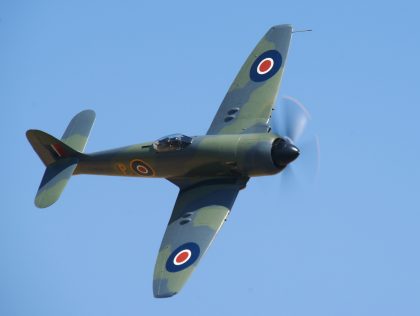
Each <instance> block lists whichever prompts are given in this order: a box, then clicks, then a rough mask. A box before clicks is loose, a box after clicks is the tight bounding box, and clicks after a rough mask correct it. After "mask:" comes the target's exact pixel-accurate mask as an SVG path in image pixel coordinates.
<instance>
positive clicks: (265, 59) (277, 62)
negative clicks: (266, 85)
mask: <svg viewBox="0 0 420 316" xmlns="http://www.w3.org/2000/svg"><path fill="white" fill-rule="evenodd" d="M282 62H283V60H282V57H281V55H280V53H279V52H278V51H276V50H268V51H266V52H264V53H262V54H261V55H260V56H258V57H257V59H255V61H254V63H253V64H252V66H251V70H250V71H249V76H250V78H251V80H252V81H255V82H261V81H265V80H267V79H270V78H271V77H272V76H274V75H275V74H276V73H277V71H279V69H280V67H281V64H282Z"/></svg>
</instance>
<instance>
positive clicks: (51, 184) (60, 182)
mask: <svg viewBox="0 0 420 316" xmlns="http://www.w3.org/2000/svg"><path fill="white" fill-rule="evenodd" d="M77 162H78V159H77V158H66V159H60V160H58V161H57V162H55V163H53V164H52V165H49V166H48V167H47V169H46V170H45V173H44V177H43V178H42V181H41V184H40V185H39V189H38V192H37V194H36V197H35V205H36V206H37V207H39V208H45V207H48V206H50V205H51V204H53V203H55V202H56V201H57V200H58V198H59V197H60V195H61V193H62V192H63V190H64V188H65V186H66V184H67V182H68V181H69V179H70V177H71V176H72V174H73V172H74V169H76V167H77Z"/></svg>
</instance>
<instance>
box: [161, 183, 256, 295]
mask: <svg viewBox="0 0 420 316" xmlns="http://www.w3.org/2000/svg"><path fill="white" fill-rule="evenodd" d="M247 181H248V179H211V180H206V181H202V182H200V183H197V184H192V185H189V186H187V187H184V185H183V184H179V183H178V185H179V186H180V189H181V190H180V192H179V194H178V197H177V200H176V203H175V207H174V210H173V212H172V215H171V218H170V220H169V223H168V227H167V228H166V232H165V235H164V237H163V240H162V244H161V246H160V250H159V254H158V258H157V261H156V265H155V272H154V277H153V293H154V295H155V297H160V298H161V297H170V296H173V295H175V294H176V293H178V292H179V291H180V290H181V288H182V287H183V285H184V284H185V282H186V281H187V279H188V278H189V276H190V275H191V273H192V271H193V270H194V268H195V267H196V266H197V264H198V262H199V261H200V259H201V258H202V257H203V255H204V254H205V252H206V251H207V249H208V247H209V246H210V244H211V243H212V241H213V239H214V238H215V236H216V234H217V233H218V231H219V230H220V228H221V227H222V225H223V223H224V222H225V220H226V218H227V216H228V215H229V212H230V210H231V208H232V205H233V203H234V202H235V199H236V196H237V195H238V192H239V190H240V189H242V188H243V187H245V185H246V182H247ZM173 182H175V181H173ZM175 183H176V182H175Z"/></svg>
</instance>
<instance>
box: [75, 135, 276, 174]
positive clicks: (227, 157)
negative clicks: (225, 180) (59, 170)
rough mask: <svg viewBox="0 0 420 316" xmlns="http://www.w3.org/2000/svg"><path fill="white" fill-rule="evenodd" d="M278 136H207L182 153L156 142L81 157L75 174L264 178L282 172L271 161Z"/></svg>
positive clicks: (193, 139)
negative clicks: (158, 146) (160, 147)
mask: <svg viewBox="0 0 420 316" xmlns="http://www.w3.org/2000/svg"><path fill="white" fill-rule="evenodd" d="M276 139H278V136H277V135H275V134H261V133H258V134H239V135H206V136H196V137H193V138H192V143H191V144H190V145H189V146H187V147H185V148H183V149H181V150H173V151H166V152H159V151H157V150H156V149H155V148H154V147H153V142H145V143H141V144H136V145H132V146H127V147H122V148H117V149H113V150H107V151H101V152H97V153H92V154H88V155H83V156H81V157H80V160H79V163H78V166H77V169H76V170H75V172H74V174H95V175H114V176H131V177H156V178H174V177H206V176H209V177H210V176H211V177H214V176H220V177H223V176H226V177H229V176H238V175H240V176H248V177H251V176H263V175H271V174H275V173H277V172H279V171H281V169H282V168H279V167H277V166H276V165H275V164H274V163H273V160H272V157H271V148H272V145H273V142H274V141H275V140H276Z"/></svg>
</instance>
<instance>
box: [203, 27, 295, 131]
mask: <svg viewBox="0 0 420 316" xmlns="http://www.w3.org/2000/svg"><path fill="white" fill-rule="evenodd" d="M291 35H292V26H291V25H278V26H274V27H272V28H271V29H270V30H269V31H268V32H267V34H265V36H264V37H263V38H262V39H261V41H260V42H259V43H258V44H257V46H256V47H255V48H254V50H253V51H252V53H251V54H250V55H249V57H248V59H247V60H246V62H245V64H244V65H243V66H242V68H241V70H240V71H239V73H238V75H237V76H236V78H235V80H234V81H233V83H232V85H231V86H230V88H229V91H228V92H227V94H226V96H225V98H224V99H223V102H222V104H221V106H220V108H219V110H218V111H217V113H216V116H215V118H214V120H213V122H212V124H211V125H210V128H209V130H208V132H207V134H209V135H210V134H243V133H265V132H267V131H268V128H269V126H268V120H269V118H270V117H271V112H272V109H273V106H274V103H275V100H276V97H277V94H278V91H279V86H280V83H281V78H282V75H283V70H284V66H285V64H286V58H287V53H288V50H289V45H290V39H291ZM273 49H274V50H277V51H278V52H280V54H281V56H282V59H283V60H282V65H281V68H280V69H279V70H278V71H277V73H276V74H275V75H274V76H273V77H271V78H270V79H269V80H266V81H262V82H254V81H252V80H251V79H250V77H249V73H250V69H251V65H252V64H253V62H254V61H255V59H256V58H257V57H258V56H260V55H261V54H262V53H263V52H265V51H268V50H273ZM233 108H238V109H239V111H238V114H237V115H236V117H235V118H234V119H233V120H232V121H230V122H227V123H226V122H225V119H226V117H227V116H228V115H227V113H228V112H229V110H230V109H233Z"/></svg>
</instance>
